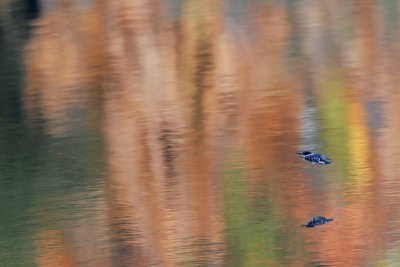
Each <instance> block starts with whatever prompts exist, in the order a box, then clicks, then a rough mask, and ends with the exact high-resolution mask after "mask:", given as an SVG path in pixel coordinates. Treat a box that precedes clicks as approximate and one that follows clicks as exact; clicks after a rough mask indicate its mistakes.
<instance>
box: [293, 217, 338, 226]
mask: <svg viewBox="0 0 400 267" xmlns="http://www.w3.org/2000/svg"><path fill="white" fill-rule="evenodd" d="M331 221H333V219H327V218H325V217H323V216H315V217H314V218H312V219H311V220H310V221H309V222H308V223H307V224H302V225H301V226H303V227H307V228H310V227H315V226H318V225H322V224H326V223H328V222H331Z"/></svg>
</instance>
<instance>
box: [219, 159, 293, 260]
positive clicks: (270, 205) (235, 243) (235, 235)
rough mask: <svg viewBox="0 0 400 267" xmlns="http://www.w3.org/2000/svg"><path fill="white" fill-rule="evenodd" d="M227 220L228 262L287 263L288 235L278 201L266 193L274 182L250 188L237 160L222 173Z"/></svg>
mask: <svg viewBox="0 0 400 267" xmlns="http://www.w3.org/2000/svg"><path fill="white" fill-rule="evenodd" d="M222 177H223V183H224V199H225V220H226V224H227V240H228V251H229V255H228V263H227V264H228V266H278V265H282V266H284V265H285V264H287V263H288V262H287V256H288V251H287V249H286V248H287V243H288V236H287V234H285V230H284V229H283V225H284V224H285V223H284V222H283V221H281V217H280V215H279V214H278V213H277V209H276V206H277V205H278V203H276V201H275V200H274V199H273V198H270V197H267V196H266V191H267V190H270V189H268V187H269V186H271V185H270V184H269V185H267V184H264V185H260V187H259V191H258V192H249V190H248V184H249V183H248V180H247V177H246V174H245V171H244V169H243V168H242V167H241V166H240V164H238V163H235V164H232V165H231V166H228V167H227V169H226V170H225V172H224V173H223V174H222Z"/></svg>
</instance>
